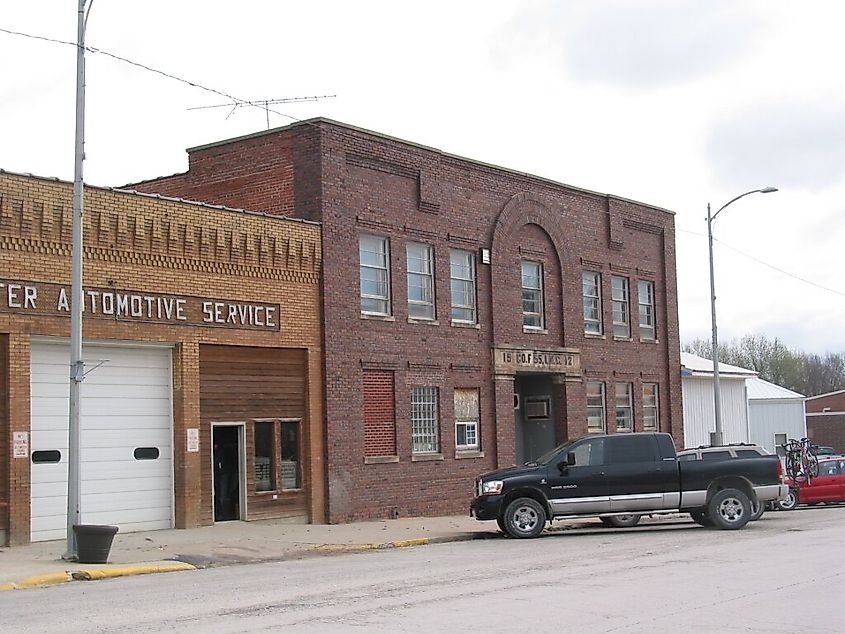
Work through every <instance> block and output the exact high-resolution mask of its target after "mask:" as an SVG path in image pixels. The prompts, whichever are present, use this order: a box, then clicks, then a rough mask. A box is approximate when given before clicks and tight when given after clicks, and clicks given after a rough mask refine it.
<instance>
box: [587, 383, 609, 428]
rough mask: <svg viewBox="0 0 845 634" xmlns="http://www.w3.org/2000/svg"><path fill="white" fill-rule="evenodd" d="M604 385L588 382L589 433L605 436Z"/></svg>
mask: <svg viewBox="0 0 845 634" xmlns="http://www.w3.org/2000/svg"><path fill="white" fill-rule="evenodd" d="M605 411H606V409H605V400H604V383H603V382H602V381H587V432H588V433H590V434H603V433H605V432H606V431H607V422H606V419H605Z"/></svg>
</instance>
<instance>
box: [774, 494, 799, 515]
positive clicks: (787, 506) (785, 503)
mask: <svg viewBox="0 0 845 634" xmlns="http://www.w3.org/2000/svg"><path fill="white" fill-rule="evenodd" d="M775 504H776V506H777V508H778V510H779V511H794V510H795V509H796V508H798V504H799V501H798V491H797V490H796V489H789V495H787V496H786V499H784V500H778V501H777V502H775Z"/></svg>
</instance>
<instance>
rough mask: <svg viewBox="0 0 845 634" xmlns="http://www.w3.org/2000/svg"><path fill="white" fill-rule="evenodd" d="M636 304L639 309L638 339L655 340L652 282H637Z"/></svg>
mask: <svg viewBox="0 0 845 634" xmlns="http://www.w3.org/2000/svg"><path fill="white" fill-rule="evenodd" d="M637 302H638V304H639V307H640V338H642V339H656V338H657V323H656V321H655V319H654V282H650V281H648V280H640V281H639V282H637Z"/></svg>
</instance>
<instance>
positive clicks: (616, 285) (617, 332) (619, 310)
mask: <svg viewBox="0 0 845 634" xmlns="http://www.w3.org/2000/svg"><path fill="white" fill-rule="evenodd" d="M610 285H611V290H612V293H613V295H612V299H613V336H614V337H630V336H631V313H630V307H629V299H628V298H629V292H628V278H627V277H618V276H616V275H614V276H613V277H611V278H610Z"/></svg>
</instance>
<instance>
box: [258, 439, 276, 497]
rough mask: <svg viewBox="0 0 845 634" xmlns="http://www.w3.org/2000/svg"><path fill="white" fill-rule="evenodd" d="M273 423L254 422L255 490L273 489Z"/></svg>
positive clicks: (274, 485) (274, 478) (274, 482)
mask: <svg viewBox="0 0 845 634" xmlns="http://www.w3.org/2000/svg"><path fill="white" fill-rule="evenodd" d="M273 426H274V424H273V423H255V490H256V491H273V490H274V489H275V488H276V472H275V469H274V463H273V445H274V442H273Z"/></svg>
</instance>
